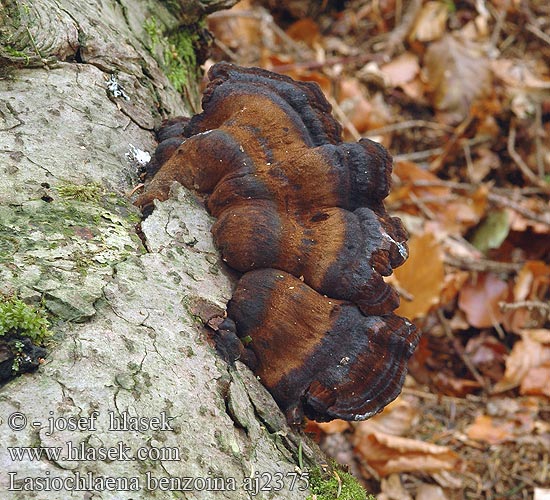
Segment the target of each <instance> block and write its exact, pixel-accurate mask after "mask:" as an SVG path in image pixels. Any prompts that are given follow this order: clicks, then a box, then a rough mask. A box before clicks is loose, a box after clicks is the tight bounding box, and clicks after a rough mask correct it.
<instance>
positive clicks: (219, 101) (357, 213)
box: [136, 63, 419, 423]
mask: <svg viewBox="0 0 550 500" xmlns="http://www.w3.org/2000/svg"><path fill="white" fill-rule="evenodd" d="M208 76H209V78H210V83H209V85H208V87H207V89H206V91H205V93H204V96H203V102H202V104H203V112H202V113H200V114H198V115H195V116H193V117H192V118H191V119H175V120H171V121H169V122H166V123H165V124H164V126H163V128H162V129H161V130H160V132H159V140H160V141H161V142H160V144H159V146H158V148H157V151H156V152H155V155H154V157H153V160H152V162H151V164H150V168H149V174H150V175H151V176H154V177H153V178H152V180H151V182H150V183H149V185H148V187H147V189H146V191H145V193H144V194H143V195H142V196H140V197H139V198H138V200H137V201H136V205H138V206H139V207H141V208H142V210H143V211H144V214H145V215H146V214H148V213H150V212H151V210H152V207H153V200H154V199H159V200H165V199H166V198H167V197H168V193H169V189H170V185H171V184H172V183H173V182H174V181H178V182H180V183H181V184H183V185H184V186H186V187H188V188H191V189H194V190H195V191H197V192H199V193H202V194H204V195H205V196H206V207H207V209H208V211H209V212H210V213H211V214H212V215H213V216H214V217H216V218H217V221H216V223H215V224H214V226H213V228H212V233H213V235H214V241H215V243H216V245H217V247H218V249H219V251H220V253H221V255H222V257H223V259H224V260H225V261H226V262H227V264H228V265H229V266H231V267H232V268H234V269H236V270H237V271H240V272H242V273H244V274H243V275H242V277H241V279H240V281H239V283H238V285H237V288H236V291H235V293H234V295H233V297H232V299H231V301H230V302H229V304H228V309H227V312H228V318H227V319H226V320H225V321H224V322H223V323H222V325H221V326H220V329H219V331H218V332H217V335H216V337H215V338H216V343H217V345H218V348H219V350H220V352H222V353H223V354H224V356H225V357H226V358H228V359H229V361H234V360H236V359H239V358H240V359H242V360H243V361H245V362H246V363H247V364H248V365H249V366H250V367H251V368H252V369H253V370H254V372H255V374H256V375H257V376H258V377H259V378H260V380H261V381H262V382H263V384H264V385H265V386H266V387H267V389H268V390H269V391H270V392H271V394H272V395H273V397H274V398H275V400H276V401H277V403H278V404H279V406H280V407H281V408H282V409H283V410H284V411H285V412H286V415H287V418H288V419H289V421H290V422H294V423H296V422H300V421H301V420H302V418H303V416H304V415H305V416H307V417H309V418H312V419H315V420H318V421H328V420H331V419H334V418H342V419H346V420H362V419H366V418H369V417H371V416H372V415H374V414H376V413H378V412H379V411H381V410H382V409H383V408H384V406H385V405H387V404H388V403H389V402H390V401H392V400H393V399H395V397H397V395H398V394H399V392H400V391H401V387H402V385H403V381H404V378H405V374H406V369H407V361H408V359H409V358H410V356H411V355H412V353H413V351H414V349H415V347H416V344H417V343H418V340H419V334H418V332H417V331H416V329H415V328H414V326H413V325H412V324H411V323H410V322H409V321H407V320H406V319H404V318H401V317H399V316H397V315H395V314H394V313H393V311H394V309H395V308H396V307H397V306H398V304H399V298H398V296H397V293H396V292H395V290H394V289H393V288H392V287H391V286H390V285H388V284H387V283H386V282H385V281H384V279H383V276H388V275H389V274H391V272H392V269H393V268H395V267H397V266H399V265H400V264H402V263H403V262H404V261H405V259H406V258H407V245H406V237H407V235H406V232H405V230H404V229H403V226H402V225H401V221H400V220H399V219H397V218H395V217H390V216H389V215H388V213H387V212H386V210H385V208H384V204H383V199H384V198H385V197H386V196H387V195H388V192H389V188H390V177H391V165H392V160H391V157H390V155H389V154H388V152H387V151H386V150H385V149H384V148H383V147H382V146H380V145H379V144H377V143H375V142H372V141H370V140H368V139H362V140H360V141H359V142H357V143H345V142H342V140H341V135H342V128H341V126H340V124H339V123H338V122H336V121H335V120H334V118H333V117H332V115H331V107H330V105H329V103H328V102H327V101H326V99H325V98H324V96H323V94H322V92H321V90H320V88H319V87H318V86H317V85H316V84H312V83H304V82H296V81H294V80H292V79H291V78H288V77H286V76H282V75H278V74H275V73H271V72H269V71H265V70H262V69H258V68H241V67H238V66H234V65H231V64H227V63H219V64H216V65H214V66H213V67H212V68H211V69H210V71H209V73H208ZM245 338H246V339H247V340H249V342H247V345H246V347H245V346H244V345H243V343H242V342H241V341H240V340H239V339H245Z"/></svg>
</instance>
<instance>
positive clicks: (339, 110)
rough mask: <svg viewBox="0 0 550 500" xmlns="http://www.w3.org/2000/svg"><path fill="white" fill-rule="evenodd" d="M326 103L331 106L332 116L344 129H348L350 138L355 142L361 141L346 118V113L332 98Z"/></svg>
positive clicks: (353, 126) (356, 131)
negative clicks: (334, 116)
mask: <svg viewBox="0 0 550 500" xmlns="http://www.w3.org/2000/svg"><path fill="white" fill-rule="evenodd" d="M328 102H330V105H331V106H332V109H333V111H334V114H335V115H336V118H338V120H340V121H341V122H342V124H343V125H344V127H345V128H346V129H348V132H349V133H350V134H351V135H352V137H353V138H354V139H355V140H356V141H358V140H359V139H361V134H360V133H359V132H358V130H357V129H356V128H355V125H354V124H353V123H352V122H351V120H350V119H349V118H348V117H347V116H346V113H344V110H343V109H342V108H341V107H340V105H339V104H338V102H337V101H336V100H335V99H333V98H332V97H329V98H328Z"/></svg>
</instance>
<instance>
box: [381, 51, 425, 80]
mask: <svg viewBox="0 0 550 500" xmlns="http://www.w3.org/2000/svg"><path fill="white" fill-rule="evenodd" d="M380 71H382V73H383V74H384V76H385V77H386V80H387V81H388V84H389V86H390V87H399V86H402V85H404V84H406V83H408V82H410V81H412V80H413V79H414V78H415V77H416V75H418V73H419V71H420V66H419V64H418V57H417V56H415V55H414V54H413V53H412V52H405V53H404V54H401V55H400V56H398V57H396V58H395V59H393V60H392V61H391V62H389V63H388V64H384V65H383V66H381V67H380Z"/></svg>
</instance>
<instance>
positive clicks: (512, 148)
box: [508, 123, 550, 189]
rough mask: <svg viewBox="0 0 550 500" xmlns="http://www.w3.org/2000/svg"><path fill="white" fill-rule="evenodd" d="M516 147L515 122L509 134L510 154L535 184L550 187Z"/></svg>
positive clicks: (511, 124) (523, 172)
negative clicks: (535, 172)
mask: <svg viewBox="0 0 550 500" xmlns="http://www.w3.org/2000/svg"><path fill="white" fill-rule="evenodd" d="M515 147H516V126H515V125H514V124H513V123H510V132H509V134H508V154H509V155H510V157H511V158H512V160H514V163H515V164H516V165H517V166H518V168H519V169H520V170H521V172H522V174H523V175H524V176H525V177H526V178H527V179H529V181H531V182H532V183H533V184H535V185H536V186H539V187H545V188H546V189H550V185H548V183H546V182H544V181H543V180H542V179H539V178H538V177H537V176H536V175H535V174H534V173H533V171H532V170H531V169H530V168H529V165H527V163H525V161H524V160H523V158H522V157H521V156H520V155H519V154H518V152H517V151H516V150H515Z"/></svg>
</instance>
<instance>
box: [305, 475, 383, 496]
mask: <svg viewBox="0 0 550 500" xmlns="http://www.w3.org/2000/svg"><path fill="white" fill-rule="evenodd" d="M309 489H310V491H311V493H312V494H311V495H309V496H308V497H307V500H375V497H374V496H372V495H368V494H367V492H366V491H365V490H364V489H363V487H362V486H361V485H360V484H359V481H357V479H356V478H355V477H353V476H352V475H351V474H350V473H349V472H344V471H342V470H336V469H333V470H332V471H323V470H322V469H321V468H320V467H316V468H314V469H313V470H312V471H311V472H310V476H309Z"/></svg>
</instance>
